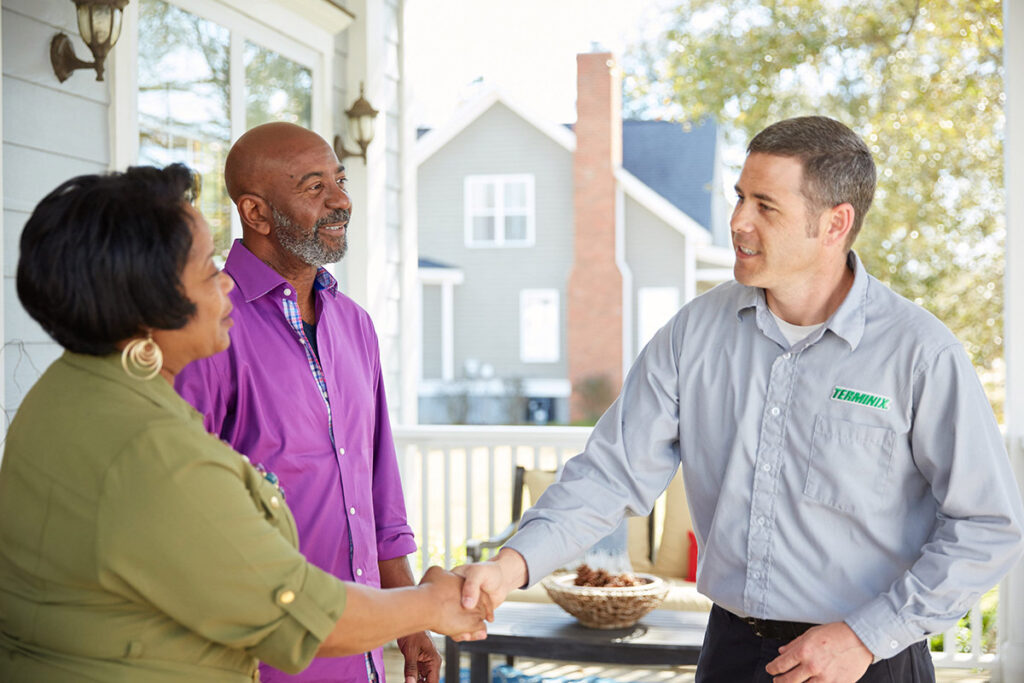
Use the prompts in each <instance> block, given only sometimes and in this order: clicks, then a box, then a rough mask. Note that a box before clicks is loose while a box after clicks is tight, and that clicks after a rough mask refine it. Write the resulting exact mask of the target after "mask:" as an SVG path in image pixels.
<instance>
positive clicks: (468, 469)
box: [394, 425, 998, 669]
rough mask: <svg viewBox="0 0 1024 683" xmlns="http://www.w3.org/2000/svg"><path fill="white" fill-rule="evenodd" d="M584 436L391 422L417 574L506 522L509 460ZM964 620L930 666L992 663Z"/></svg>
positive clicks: (555, 449) (456, 557)
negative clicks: (417, 548) (415, 547)
mask: <svg viewBox="0 0 1024 683" xmlns="http://www.w3.org/2000/svg"><path fill="white" fill-rule="evenodd" d="M589 434H590V428H588V427H506V426H472V427H469V426H448V425H414V426H396V427H395V428H394V437H395V446H396V448H397V450H398V458H399V465H400V467H401V470H402V482H403V485H404V489H405V500H406V510H407V514H408V516H409V523H410V524H411V525H412V527H413V530H414V531H415V533H416V540H417V542H418V543H419V546H420V551H419V554H418V555H417V558H416V561H414V565H417V566H415V567H414V569H416V570H417V573H419V572H422V571H423V568H425V567H427V566H429V565H431V564H439V565H441V566H443V567H448V568H450V567H452V566H454V565H457V564H462V563H463V562H465V560H466V541H467V540H468V539H471V538H486V537H490V536H493V535H494V534H495V533H496V532H497V531H500V530H501V529H504V528H505V527H506V526H507V525H508V524H509V522H510V521H511V515H512V500H511V496H512V479H513V477H514V472H515V467H516V465H523V466H525V467H527V468H532V469H548V470H554V469H557V468H558V467H560V466H561V465H562V463H563V462H565V461H566V460H567V459H569V458H571V457H572V456H573V455H575V454H577V453H579V452H580V451H581V450H583V446H584V444H585V443H586V440H587V436H589ZM969 617H970V624H971V626H970V629H969V633H968V632H965V633H961V632H960V630H959V629H958V628H956V627H954V628H952V629H950V630H949V631H947V632H946V634H945V637H944V639H943V642H944V649H943V651H942V652H933V653H932V659H933V661H934V662H935V666H937V667H945V668H957V669H960V668H963V669H974V668H977V669H994V668H997V662H998V655H997V654H994V653H985V652H983V648H982V623H983V622H982V609H981V603H980V602H979V603H976V604H975V605H974V606H973V607H972V608H971V611H970V615H969ZM993 647H994V644H993ZM960 649H966V650H967V652H959V651H958V650H960Z"/></svg>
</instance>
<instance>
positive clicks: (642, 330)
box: [636, 287, 679, 349]
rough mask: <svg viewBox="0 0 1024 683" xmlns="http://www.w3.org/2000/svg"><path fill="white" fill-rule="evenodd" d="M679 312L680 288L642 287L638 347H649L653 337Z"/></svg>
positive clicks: (637, 327) (637, 317)
mask: <svg viewBox="0 0 1024 683" xmlns="http://www.w3.org/2000/svg"><path fill="white" fill-rule="evenodd" d="M678 311H679V289H678V288H676V287H641V288H640V290H639V291H638V292H637V316H636V320H637V325H636V341H637V346H636V347H637V348H638V349H642V348H643V347H645V346H647V342H649V341H651V337H653V336H654V334H655V333H656V332H657V331H658V330H660V329H661V328H662V327H663V326H664V325H665V323H667V322H668V321H669V319H670V318H671V317H672V316H674V315H675V314H676V312H678Z"/></svg>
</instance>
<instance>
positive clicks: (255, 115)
mask: <svg viewBox="0 0 1024 683" xmlns="http://www.w3.org/2000/svg"><path fill="white" fill-rule="evenodd" d="M245 83H246V90H245V127H246V129H249V128H252V127H253V126H258V125H260V124H261V123H267V122H269V121H288V122H290V123H297V124H298V125H300V126H304V127H306V128H309V127H310V125H311V124H312V112H311V110H312V99H311V97H310V93H312V91H313V74H312V72H311V71H310V70H309V69H307V68H306V67H304V66H302V65H301V64H298V63H297V62H293V61H292V60H290V59H288V58H286V57H282V56H281V55H280V54H278V53H277V52H274V51H273V50H268V49H267V48H265V47H262V46H260V45H256V44H255V43H250V42H248V41H246V43H245Z"/></svg>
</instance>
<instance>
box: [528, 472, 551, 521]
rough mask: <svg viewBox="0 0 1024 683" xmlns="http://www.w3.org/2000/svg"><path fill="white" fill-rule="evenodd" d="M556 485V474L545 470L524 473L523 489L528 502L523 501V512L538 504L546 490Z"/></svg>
mask: <svg viewBox="0 0 1024 683" xmlns="http://www.w3.org/2000/svg"><path fill="white" fill-rule="evenodd" d="M554 483H555V473H554V472H545V471H544V470H526V471H525V472H523V488H524V490H525V492H526V497H527V498H528V500H526V501H523V511H524V512H525V511H526V510H527V508H529V507H530V506H531V505H533V504H534V503H536V502H537V499H538V498H540V494H542V493H544V489H546V488H547V487H549V486H551V485H552V484H554Z"/></svg>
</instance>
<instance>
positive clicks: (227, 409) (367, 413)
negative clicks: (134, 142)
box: [175, 242, 416, 683]
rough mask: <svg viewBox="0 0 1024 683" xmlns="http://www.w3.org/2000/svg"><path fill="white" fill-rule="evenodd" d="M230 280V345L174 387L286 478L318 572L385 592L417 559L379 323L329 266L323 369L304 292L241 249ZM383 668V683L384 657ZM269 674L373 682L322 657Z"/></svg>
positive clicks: (230, 263) (264, 670)
mask: <svg viewBox="0 0 1024 683" xmlns="http://www.w3.org/2000/svg"><path fill="white" fill-rule="evenodd" d="M225 270H226V271H227V273H228V274H229V275H230V276H231V277H232V278H233V279H234V281H235V284H236V287H235V289H233V290H232V291H231V294H230V295H229V296H230V297H231V303H232V304H234V311H233V312H232V318H233V319H234V321H235V325H234V327H233V328H232V330H231V346H230V348H228V350H226V351H224V352H222V353H218V354H216V355H214V356H211V357H210V358H205V359H203V360H199V361H195V362H194V363H192V364H190V365H188V366H187V367H186V368H185V369H184V370H182V372H181V373H180V374H179V375H178V378H177V381H176V383H175V386H176V388H177V389H178V392H179V393H180V394H181V395H182V396H183V397H184V398H185V400H187V401H188V402H189V403H191V404H192V405H193V406H195V407H196V409H198V410H199V412H201V413H203V415H204V416H205V420H206V427H207V429H209V430H210V432H212V433H213V434H216V435H218V436H219V437H220V438H222V439H224V440H225V441H227V442H228V443H230V444H231V445H232V446H233V447H234V448H235V449H236V450H238V451H239V452H241V453H244V454H245V455H247V456H249V458H250V459H251V460H252V461H253V462H254V463H259V464H262V465H263V466H264V467H266V469H267V470H269V471H271V472H273V473H274V474H276V475H277V476H278V477H279V479H280V484H281V486H282V487H283V488H284V491H285V494H286V495H287V501H288V505H289V507H290V508H291V510H292V513H293V514H294V516H295V521H296V523H297V525H298V529H299V549H300V550H301V551H302V553H303V554H304V555H305V556H306V558H307V559H308V560H309V561H310V562H312V563H313V564H315V565H317V566H318V567H320V568H322V569H324V570H326V571H328V572H330V573H332V574H333V575H334V576H337V577H338V578H339V579H343V580H345V581H355V582H357V583H362V584H366V585H369V586H379V585H380V574H379V571H378V567H377V562H378V561H382V560H389V559H392V558H396V557H401V556H403V555H408V554H409V553H412V552H414V551H415V550H416V543H415V541H414V540H413V534H412V529H411V528H410V527H409V525H408V523H407V521H406V516H405V503H404V500H403V497H402V485H401V481H400V479H399V472H398V462H397V459H396V457H395V447H394V443H393V441H392V437H391V425H390V423H389V421H388V411H387V401H386V400H385V397H384V384H383V380H382V377H381V369H380V355H379V351H378V346H377V335H376V333H375V332H374V329H373V323H372V322H371V321H370V316H369V315H368V314H367V313H366V311H364V310H363V309H362V308H360V307H359V306H358V305H356V304H355V303H354V302H353V301H352V300H351V299H349V298H348V297H346V296H345V295H344V294H342V293H340V292H339V291H338V286H337V282H336V281H335V280H334V278H333V277H331V275H330V274H329V273H328V272H327V271H326V270H324V269H322V268H321V269H320V271H319V273H318V274H317V282H316V285H315V286H314V292H315V300H316V321H317V326H316V341H317V347H318V350H319V359H316V357H315V356H314V355H313V354H311V353H309V352H307V348H308V347H309V341H308V340H307V339H306V337H305V333H304V332H303V331H302V324H301V321H300V320H299V319H298V304H297V302H296V297H295V292H294V290H293V289H292V287H291V285H290V284H289V283H288V282H287V281H286V280H285V279H284V278H283V277H282V276H281V275H280V274H278V273H277V272H276V271H275V270H273V269H272V268H270V267H269V266H268V265H266V264H265V263H263V262H262V261H261V260H259V259H258V258H256V256H254V255H253V254H252V252H250V251H249V250H248V249H247V248H245V247H244V246H242V243H241V242H235V244H234V246H233V247H232V248H231V253H230V254H229V255H228V260H227V265H226V266H225ZM318 375H319V376H318ZM373 661H374V664H375V666H376V669H377V672H378V674H379V675H380V677H381V679H382V680H383V674H384V665H383V661H382V659H381V654H380V650H379V649H378V650H376V651H375V652H374V653H373ZM260 673H261V677H262V680H263V681H264V682H265V683H267V682H269V683H273V682H276V681H303V683H313V682H320V681H366V680H367V666H366V658H365V657H364V656H362V655H356V656H353V657H344V658H337V659H316V660H313V664H312V665H311V666H310V667H309V668H308V669H306V670H305V671H304V672H302V673H301V674H299V675H298V676H294V677H290V676H286V675H285V674H283V673H281V672H279V671H276V670H274V669H270V668H269V667H265V666H263V667H261V672H260Z"/></svg>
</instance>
